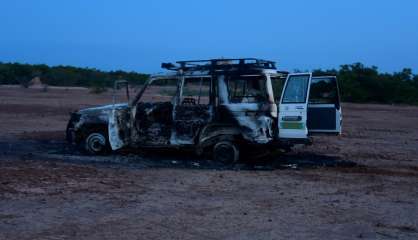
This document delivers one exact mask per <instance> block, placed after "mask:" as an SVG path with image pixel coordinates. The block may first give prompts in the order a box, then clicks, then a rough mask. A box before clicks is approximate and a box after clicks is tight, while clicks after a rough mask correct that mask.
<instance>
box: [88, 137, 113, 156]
mask: <svg viewBox="0 0 418 240" xmlns="http://www.w3.org/2000/svg"><path fill="white" fill-rule="evenodd" d="M82 145H83V147H84V150H85V151H86V152H87V153H88V154H91V155H103V154H106V153H108V152H109V141H108V139H107V136H106V134H104V133H103V132H92V133H90V134H89V135H87V137H86V138H85V140H84V141H83V144H82Z"/></svg>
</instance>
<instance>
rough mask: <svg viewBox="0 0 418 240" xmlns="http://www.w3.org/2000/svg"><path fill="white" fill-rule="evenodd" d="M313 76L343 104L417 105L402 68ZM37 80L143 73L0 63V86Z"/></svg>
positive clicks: (97, 83)
mask: <svg viewBox="0 0 418 240" xmlns="http://www.w3.org/2000/svg"><path fill="white" fill-rule="evenodd" d="M313 74H314V75H315V76H323V75H333V76H337V78H338V82H339V86H340V91H341V98H342V100H343V101H347V102H364V103H365V102H376V103H391V104H392V103H404V104H418V75H414V74H413V73H412V70H411V69H409V68H405V69H403V70H402V71H400V72H394V73H381V72H379V71H378V68H377V67H375V66H371V67H368V66H365V65H363V64H361V63H354V64H347V65H341V66H340V67H339V68H338V69H328V70H322V69H316V70H314V71H313ZM35 77H39V78H40V79H41V81H42V83H43V84H47V85H51V86H83V87H90V88H99V89H105V88H107V87H112V86H113V82H114V80H117V79H125V80H128V81H129V82H130V83H131V84H142V83H144V82H145V81H146V79H147V78H148V77H149V75H147V74H143V73H137V72H126V71H120V70H119V71H101V70H98V69H94V68H79V67H72V66H54V67H50V66H47V65H45V64H38V65H30V64H20V63H1V62H0V84H20V85H22V86H28V84H29V82H30V81H31V80H32V79H33V78H35Z"/></svg>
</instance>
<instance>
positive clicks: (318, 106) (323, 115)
mask: <svg viewBox="0 0 418 240" xmlns="http://www.w3.org/2000/svg"><path fill="white" fill-rule="evenodd" d="M341 124H342V114H341V105H340V95H339V89H338V82H337V78H336V77H334V76H326V77H313V78H312V81H311V87H310V92H309V102H308V121H307V125H308V132H309V135H315V134H335V135H338V134H341Z"/></svg>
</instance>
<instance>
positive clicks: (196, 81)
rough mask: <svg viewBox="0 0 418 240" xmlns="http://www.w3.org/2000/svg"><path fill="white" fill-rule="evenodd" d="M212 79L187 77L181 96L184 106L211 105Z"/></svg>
mask: <svg viewBox="0 0 418 240" xmlns="http://www.w3.org/2000/svg"><path fill="white" fill-rule="evenodd" d="M210 89H211V78H210V77H186V78H185V79H184V83H183V91H182V96H181V104H182V105H208V104H209V103H210Z"/></svg>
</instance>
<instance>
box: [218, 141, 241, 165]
mask: <svg viewBox="0 0 418 240" xmlns="http://www.w3.org/2000/svg"><path fill="white" fill-rule="evenodd" d="M213 159H214V160H215V161H218V162H222V163H226V164H230V163H235V162H237V161H238V160H239V149H238V147H237V146H236V144H234V143H233V142H231V141H221V142H218V143H217V144H215V146H214V147H213Z"/></svg>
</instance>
